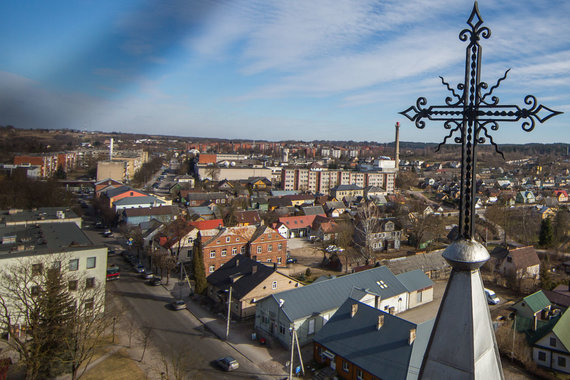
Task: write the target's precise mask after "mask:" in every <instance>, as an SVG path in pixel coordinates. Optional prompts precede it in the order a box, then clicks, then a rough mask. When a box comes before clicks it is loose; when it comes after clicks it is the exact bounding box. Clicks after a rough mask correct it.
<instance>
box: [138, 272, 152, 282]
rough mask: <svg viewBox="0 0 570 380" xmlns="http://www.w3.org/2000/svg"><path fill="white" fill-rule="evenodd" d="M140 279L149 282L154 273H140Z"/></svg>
mask: <svg viewBox="0 0 570 380" xmlns="http://www.w3.org/2000/svg"><path fill="white" fill-rule="evenodd" d="M141 277H142V278H144V279H145V280H150V279H153V278H154V273H152V272H151V271H148V272H147V271H145V272H143V273H141Z"/></svg>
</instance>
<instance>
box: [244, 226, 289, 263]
mask: <svg viewBox="0 0 570 380" xmlns="http://www.w3.org/2000/svg"><path fill="white" fill-rule="evenodd" d="M248 251H249V252H248V253H249V257H251V258H252V259H253V260H255V261H259V262H262V263H276V264H277V265H282V264H285V259H286V258H287V239H285V238H284V237H283V236H281V235H280V234H279V233H278V232H277V231H275V230H274V229H273V228H271V227H269V226H259V227H257V229H256V230H255V232H254V233H253V235H252V236H251V238H250V239H249V244H248Z"/></svg>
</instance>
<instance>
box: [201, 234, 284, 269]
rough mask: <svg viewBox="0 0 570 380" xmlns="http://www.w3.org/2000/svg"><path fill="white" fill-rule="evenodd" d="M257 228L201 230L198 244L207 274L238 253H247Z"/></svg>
mask: <svg viewBox="0 0 570 380" xmlns="http://www.w3.org/2000/svg"><path fill="white" fill-rule="evenodd" d="M256 230H257V228H256V227H255V226H245V227H219V228H214V229H208V230H201V231H200V233H199V234H198V239H199V240H198V244H199V245H200V248H201V249H202V259H203V261H204V269H205V271H206V276H209V275H210V274H212V273H214V272H215V271H216V269H219V268H220V267H221V266H222V265H223V264H225V263H226V262H228V261H229V260H231V258H232V257H234V256H236V255H237V254H242V255H245V254H247V248H248V242H249V240H250V239H251V237H252V236H253V234H254V233H255V231H256ZM276 234H277V233H276Z"/></svg>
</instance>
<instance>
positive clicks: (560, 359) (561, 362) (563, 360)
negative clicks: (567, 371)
mask: <svg viewBox="0 0 570 380" xmlns="http://www.w3.org/2000/svg"><path fill="white" fill-rule="evenodd" d="M558 366H559V367H563V368H565V367H566V358H565V357H564V356H559V357H558Z"/></svg>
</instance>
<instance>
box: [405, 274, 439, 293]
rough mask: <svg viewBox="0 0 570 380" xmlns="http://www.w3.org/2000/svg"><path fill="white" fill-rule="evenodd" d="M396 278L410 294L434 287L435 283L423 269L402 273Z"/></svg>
mask: <svg viewBox="0 0 570 380" xmlns="http://www.w3.org/2000/svg"><path fill="white" fill-rule="evenodd" d="M396 278H397V279H398V280H400V282H401V283H402V285H404V287H405V288H406V290H407V291H408V292H413V291H416V290H420V289H424V288H427V287H430V286H433V281H432V280H430V279H429V277H428V276H426V274H425V273H424V272H423V271H422V270H421V269H416V270H413V271H411V272H406V273H400V274H398V275H396Z"/></svg>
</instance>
